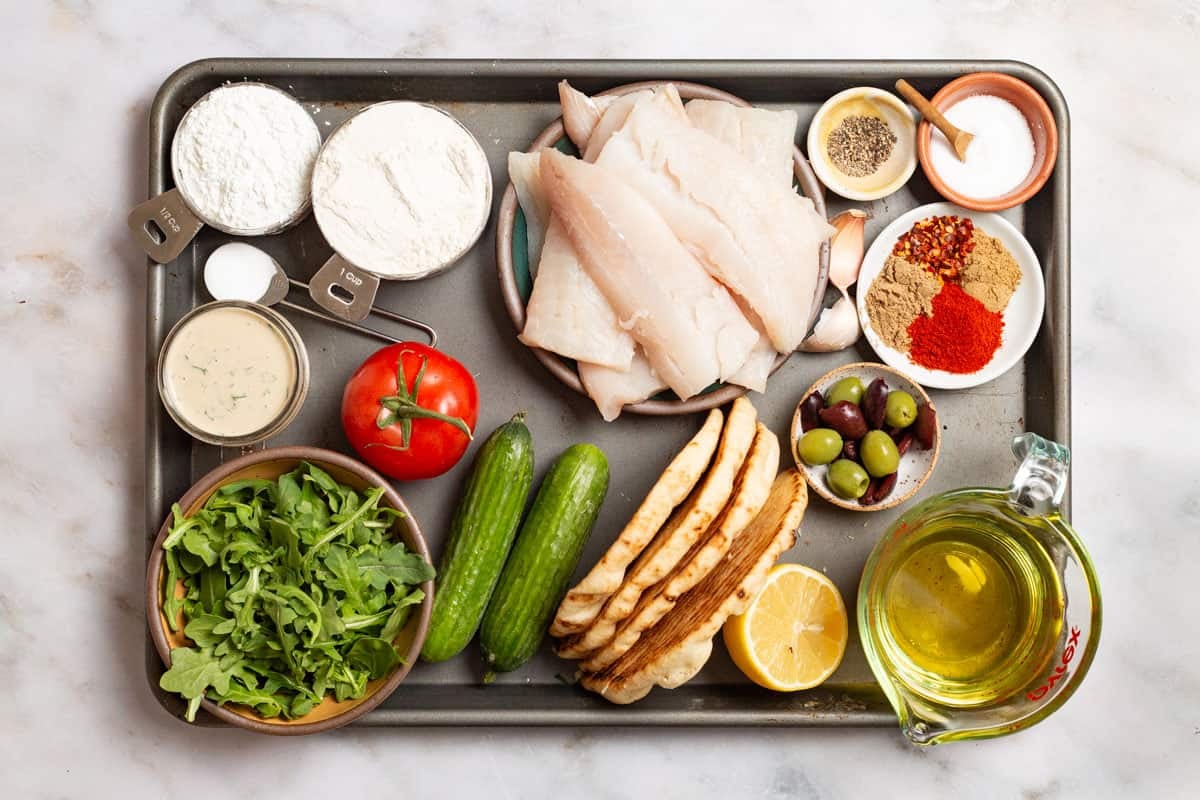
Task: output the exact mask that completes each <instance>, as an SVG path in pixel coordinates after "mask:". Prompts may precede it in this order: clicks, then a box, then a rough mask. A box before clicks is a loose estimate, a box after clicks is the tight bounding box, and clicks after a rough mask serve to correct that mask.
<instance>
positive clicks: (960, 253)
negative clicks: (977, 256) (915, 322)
mask: <svg viewBox="0 0 1200 800" xmlns="http://www.w3.org/2000/svg"><path fill="white" fill-rule="evenodd" d="M974 234H975V224H974V223H973V222H971V220H969V219H964V218H962V217H928V218H926V219H923V220H921V221H920V222H918V223H917V224H916V225H913V226H912V228H910V229H909V231H908V232H907V233H905V234H904V235H903V236H901V237H900V238H899V239H898V240H897V241H896V246H895V247H893V248H892V255H894V256H899V257H901V258H903V259H904V260H905V261H908V262H910V263H913V264H918V265H920V266H922V267H924V268H925V269H927V270H929V271H930V272H932V273H933V274H934V275H937V276H938V277H939V278H941V279H942V280H943V281H953V280H957V279H958V276H959V275H960V274H962V269H963V264H965V263H966V261H967V255H968V254H970V252H971V251H972V250H974V249H975V242H974V240H973V239H972V238H971V237H972V236H973V235H974Z"/></svg>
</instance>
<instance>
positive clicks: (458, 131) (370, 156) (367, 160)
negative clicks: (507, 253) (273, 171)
mask: <svg viewBox="0 0 1200 800" xmlns="http://www.w3.org/2000/svg"><path fill="white" fill-rule="evenodd" d="M490 187H491V173H490V172H489V169H488V163H487V157H486V156H485V155H484V153H483V149H482V148H481V147H480V146H479V143H478V142H477V141H475V138H474V137H473V136H472V135H471V134H470V133H469V132H468V131H467V130H466V129H465V128H463V127H462V126H461V125H460V124H458V122H457V121H455V120H454V119H453V118H452V117H450V116H449V115H447V114H444V113H442V112H441V111H439V110H438V109H436V108H432V107H430V106H427V105H423V104H421V103H409V102H389V103H380V104H379V105H375V106H371V107H370V108H368V109H366V110H365V111H363V112H361V113H360V114H358V115H357V116H355V117H353V118H351V119H350V120H349V121H348V122H346V123H345V124H343V125H342V127H340V128H338V129H337V130H336V131H335V132H334V133H333V135H332V136H330V138H329V141H328V142H327V143H326V144H325V148H324V149H323V150H322V151H321V155H320V158H319V159H318V160H317V165H316V166H315V167H314V168H313V187H312V194H313V213H314V214H315V215H316V218H317V224H318V225H320V227H321V233H323V234H324V235H325V238H326V239H327V240H328V241H329V244H330V245H331V246H332V247H333V249H334V250H336V251H337V253H338V255H340V256H341V257H342V258H344V259H346V260H347V261H349V262H350V263H352V264H354V265H355V266H358V267H361V268H362V269H365V270H367V271H369V272H373V273H375V274H376V275H381V276H384V277H392V278H403V277H406V276H410V277H416V276H420V275H423V274H425V273H428V272H430V271H432V270H435V269H437V268H438V267H441V266H443V265H445V264H447V263H449V262H451V261H453V260H454V259H456V258H457V257H458V256H460V255H461V254H462V253H463V252H464V251H465V250H466V249H467V248H468V247H470V246H471V244H472V243H474V241H475V239H477V238H478V236H479V233H480V231H481V230H482V229H483V226H484V223H485V222H486V221H487V216H488V211H489V204H490V200H491V198H490V194H491V193H490Z"/></svg>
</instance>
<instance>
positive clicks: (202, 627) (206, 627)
mask: <svg viewBox="0 0 1200 800" xmlns="http://www.w3.org/2000/svg"><path fill="white" fill-rule="evenodd" d="M224 623H225V620H224V619H223V618H221V617H218V616H217V615H215V614H201V615H200V616H198V617H193V618H192V620H191V621H190V622H188V624H187V627H185V628H184V629H183V632H184V635H186V636H187V637H188V638H189V639H191V640H192V641H193V642H195V643H196V644H197V645H198V646H200V647H213V646H215V645H217V644H219V643H220V642H221V641H222V640H224V638H225V637H224V636H223V635H221V634H218V633H216V632H215V630H214V629H215V628H217V627H218V626H220V625H224Z"/></svg>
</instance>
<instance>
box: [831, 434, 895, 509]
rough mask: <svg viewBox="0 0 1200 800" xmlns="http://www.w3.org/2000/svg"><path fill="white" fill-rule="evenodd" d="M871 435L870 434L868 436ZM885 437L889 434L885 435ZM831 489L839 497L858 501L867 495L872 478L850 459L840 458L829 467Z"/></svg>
mask: <svg viewBox="0 0 1200 800" xmlns="http://www.w3.org/2000/svg"><path fill="white" fill-rule="evenodd" d="M868 435H870V434H868ZM884 435H885V436H886V435H887V434H884ZM826 477H827V478H828V479H829V488H830V489H832V490H833V493H834V494H836V495H837V496H838V497H843V498H845V499H847V500H857V499H858V498H860V497H862V496H863V495H864V494H866V493H867V487H869V486H870V485H871V476H870V475H868V474H867V471H866V470H865V469H863V468H862V467H860V466H859V465H858V464H855V463H854V462H853V461H851V460H850V459H848V458H839V459H838V460H837V461H835V462H833V463H832V464H830V465H829V474H828V475H827V476H826Z"/></svg>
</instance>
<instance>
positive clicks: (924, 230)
mask: <svg viewBox="0 0 1200 800" xmlns="http://www.w3.org/2000/svg"><path fill="white" fill-rule="evenodd" d="M858 286H859V291H858V297H857V301H858V315H859V321H860V322H861V323H862V328H863V335H864V336H865V337H866V339H867V341H868V342H869V343H870V345H871V347H872V348H873V349H874V350H875V352H876V353H877V354H878V355H879V357H880V359H882V360H883V362H884V363H886V364H888V365H889V366H891V367H893V368H895V369H898V370H901V371H902V372H904V373H906V374H907V375H908V376H909V377H911V378H912V379H913V380H915V381H916V382H917V383H919V384H921V385H922V386H926V387H934V388H938V389H967V388H970V387H973V386H979V385H981V384H984V383H987V382H988V381H991V380H993V379H994V378H997V377H999V376H1000V375H1002V374H1003V373H1005V372H1007V371H1008V370H1009V369H1011V368H1012V367H1013V366H1015V365H1016V364H1018V363H1019V362H1020V360H1021V358H1022V357H1023V356H1024V355H1025V352H1026V351H1027V350H1028V349H1029V346H1030V345H1031V344H1032V343H1033V340H1034V339H1035V338H1036V337H1037V332H1038V329H1039V328H1040V327H1041V322H1042V313H1043V311H1044V307H1045V287H1044V285H1043V281H1042V269H1041V265H1040V264H1039V263H1038V258H1037V255H1036V254H1035V253H1034V252H1033V248H1032V247H1030V245H1029V242H1028V241H1026V239H1025V237H1024V236H1022V235H1021V232H1020V231H1018V230H1017V229H1016V228H1015V227H1013V225H1012V223H1010V222H1008V221H1007V220H1006V219H1004V218H1003V217H1000V216H998V215H996V214H990V213H986V212H981V211H971V210H968V209H966V208H963V207H962V206H956V205H954V204H953V203H931V204H929V205H925V206H921V207H919V208H914V209H913V210H911V211H909V212H908V213H907V214H904V215H902V216H900V217H899V218H898V219H896V220H895V221H893V222H892V223H891V224H890V225H888V227H886V228H884V229H883V231H882V232H881V233H880V234H879V236H878V237H876V239H875V241H874V242H873V243H872V244H871V247H870V248H869V249H868V250H867V253H866V255H865V256H864V257H863V264H862V271H861V272H860V273H859V279H858Z"/></svg>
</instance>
